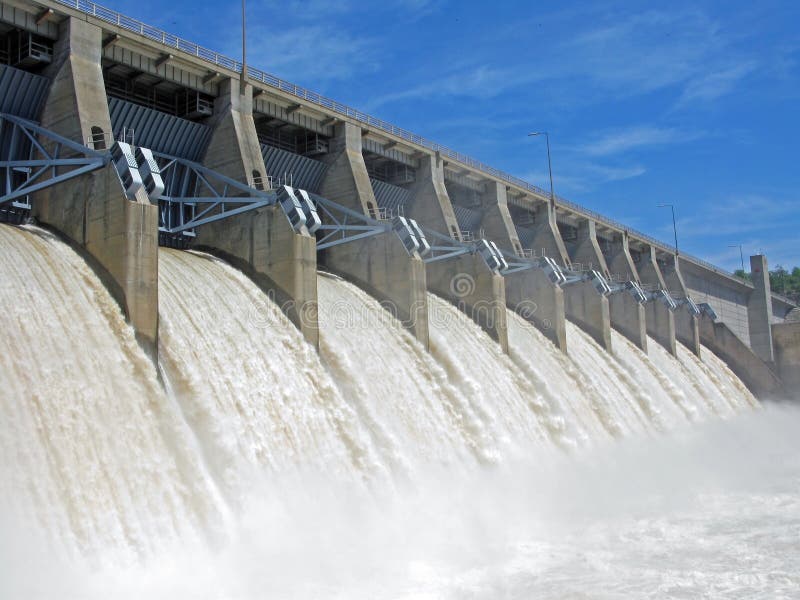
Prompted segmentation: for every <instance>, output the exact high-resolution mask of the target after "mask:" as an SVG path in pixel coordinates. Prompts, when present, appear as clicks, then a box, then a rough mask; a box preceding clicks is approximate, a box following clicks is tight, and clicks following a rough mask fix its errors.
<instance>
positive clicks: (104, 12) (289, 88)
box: [54, 0, 752, 287]
mask: <svg viewBox="0 0 800 600" xmlns="http://www.w3.org/2000/svg"><path fill="white" fill-rule="evenodd" d="M54 1H55V2H56V3H57V4H61V5H64V6H68V7H70V8H74V9H76V10H78V11H80V12H82V13H85V14H87V15H91V16H93V17H95V18H97V19H100V20H101V21H105V22H106V23H110V24H112V25H116V26H117V27H121V28H123V29H126V30H128V31H132V32H133V33H137V34H139V35H141V36H144V37H146V38H148V39H150V40H153V41H156V42H159V43H161V44H163V45H165V46H168V47H170V48H175V49H176V50H180V51H181V52H185V53H187V54H190V55H192V56H195V57H197V58H200V59H202V60H205V61H207V62H209V63H212V64H214V65H217V66H219V67H222V68H225V69H229V70H231V71H235V72H239V73H240V72H241V71H242V63H241V62H239V61H237V60H234V59H232V58H229V57H227V56H224V55H222V54H220V53H218V52H214V51H213V50H209V49H208V48H204V47H202V46H199V45H198V44H195V43H193V42H189V41H187V40H184V39H182V38H179V37H178V36H176V35H173V34H171V33H167V32H166V31H164V30H162V29H158V28H157V27H152V26H151V25H147V24H145V23H143V22H141V21H138V20H137V19H133V18H131V17H127V16H125V15H122V14H120V13H118V12H116V11H114V10H111V9H109V8H105V7H103V6H100V5H98V4H95V3H94V2H86V1H84V0H54ZM247 76H248V77H250V78H251V79H253V80H254V81H258V82H259V83H263V84H265V85H268V86H270V87H272V88H275V89H277V90H280V91H283V92H287V93H289V94H291V95H293V96H295V97H297V98H300V99H302V100H305V101H307V102H311V103H312V104H316V105H318V106H321V107H323V108H327V109H329V110H332V111H334V112H336V113H338V114H340V115H343V116H345V117H348V118H350V119H354V120H356V121H359V122H360V123H363V124H366V125H369V126H371V127H375V128H377V129H380V130H381V131H383V132H385V133H389V134H391V135H393V136H395V137H398V138H401V139H403V140H406V141H408V142H411V143H412V144H416V145H418V146H423V147H424V148H427V149H428V150H432V151H433V152H438V153H439V154H440V155H442V156H444V157H447V158H449V159H450V160H454V161H457V162H459V163H461V164H463V165H465V166H468V167H471V168H473V169H476V170H478V171H481V172H482V173H484V174H486V175H489V176H491V177H495V178H497V179H500V180H501V181H504V182H506V183H509V184H511V185H513V186H516V187H518V188H521V189H523V190H526V191H528V192H531V193H533V194H535V195H537V196H539V197H540V198H543V199H548V198H549V197H550V193H549V192H547V191H545V190H544V189H542V188H540V187H538V186H536V185H533V184H532V183H528V182H527V181H524V180H523V179H520V178H519V177H515V176H514V175H510V174H508V173H505V172H504V171H501V170H499V169H497V168H495V167H492V166H490V165H487V164H485V163H482V162H480V161H478V160H476V159H474V158H472V157H470V156H467V155H466V154H462V153H460V152H456V151H455V150H452V149H450V148H448V147H447V146H443V145H442V144H439V143H437V142H434V141H431V140H429V139H427V138H424V137H422V136H420V135H417V134H415V133H413V132H411V131H408V130H406V129H403V128H401V127H397V126H395V125H393V124H392V123H389V122H388V121H384V120H382V119H378V118H376V117H373V116H371V115H368V114H367V113H364V112H362V111H360V110H358V109H355V108H353V107H351V106H347V105H346V104H342V103H340V102H337V101H336V100H333V99H331V98H327V97H325V96H323V95H321V94H318V93H316V92H312V91H311V90H308V89H306V88H304V87H301V86H299V85H296V84H294V83H291V82H289V81H286V80H284V79H281V78H280V77H276V76H275V75H271V74H269V73H267V72H265V71H261V70H259V69H254V68H252V67H249V66H248V67H247ZM555 200H556V204H557V206H561V207H564V208H568V209H570V210H572V211H574V212H576V213H578V214H580V215H582V216H585V217H589V218H591V219H594V220H595V221H597V222H599V223H602V224H604V225H606V226H609V227H612V228H614V229H619V230H621V231H627V232H628V234H629V235H633V236H635V237H637V238H639V239H641V240H642V241H644V242H647V243H648V244H652V245H653V246H654V247H656V248H658V249H660V250H662V251H664V252H673V249H672V248H671V247H670V246H668V245H667V244H664V243H663V242H661V241H659V240H657V239H655V238H654V237H652V236H649V235H647V234H645V233H642V232H641V231H637V230H635V229H632V228H630V227H628V226H626V225H624V224H622V223H619V222H617V221H614V220H613V219H609V218H608V217H606V216H604V215H601V214H599V213H597V212H594V211H592V210H589V209H587V208H584V207H583V206H581V205H579V204H575V203H574V202H570V201H569V200H565V199H564V198H562V197H560V196H555ZM681 256H682V257H683V258H685V259H688V260H691V261H692V262H695V263H697V264H698V265H700V266H702V267H705V268H707V269H709V270H711V271H713V272H715V273H717V274H720V275H724V276H726V277H730V278H734V279H736V280H737V281H741V280H740V279H739V278H737V277H736V276H735V275H734V274H733V273H731V272H729V271H726V270H724V269H720V268H719V267H717V266H714V265H712V264H711V263H709V262H707V261H705V260H703V259H701V258H698V257H696V256H692V255H690V254H685V253H681ZM742 283H743V284H744V285H748V284H747V283H746V282H742ZM748 287H752V285H749V286H748Z"/></svg>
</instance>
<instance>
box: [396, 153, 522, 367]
mask: <svg viewBox="0 0 800 600" xmlns="http://www.w3.org/2000/svg"><path fill="white" fill-rule="evenodd" d="M410 191H411V194H412V196H411V203H410V204H411V206H410V209H409V210H408V211H407V213H408V215H409V216H410V217H411V218H412V219H415V220H416V221H417V222H418V223H419V224H420V225H421V226H423V227H427V228H430V229H433V230H434V231H437V232H439V233H442V234H444V235H449V236H450V237H452V238H454V239H460V238H461V235H460V230H459V227H458V222H457V221H456V216H455V212H454V211H453V205H452V203H451V202H450V196H449V195H448V193H447V188H446V187H445V183H444V166H443V163H442V160H441V158H440V157H439V155H438V153H437V154H436V155H435V156H430V155H426V156H425V157H424V158H423V159H422V160H421V161H420V166H419V168H418V169H417V172H416V180H415V181H414V184H413V185H412V186H411V188H410ZM427 282H428V289H429V290H430V291H431V292H433V293H434V294H436V295H438V296H441V297H442V298H444V299H446V300H448V301H450V302H452V303H453V304H455V305H456V306H457V307H458V308H459V310H461V311H462V312H464V313H465V314H466V315H468V316H469V317H470V318H471V319H472V320H473V321H475V323H477V324H478V325H480V326H481V328H482V329H483V330H484V331H486V332H487V333H488V334H489V336H490V337H491V338H492V339H494V340H495V341H497V342H498V343H499V344H500V347H501V348H502V349H503V351H504V352H508V323H507V318H506V295H505V286H504V282H503V277H502V276H501V275H498V274H497V273H495V272H493V271H492V270H490V269H489V267H488V265H487V264H486V263H485V262H484V260H483V258H481V257H480V256H479V255H477V254H472V255H463V256H459V257H458V258H454V259H449V260H441V261H437V262H433V263H429V264H428V265H427Z"/></svg>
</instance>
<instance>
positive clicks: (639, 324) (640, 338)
mask: <svg viewBox="0 0 800 600" xmlns="http://www.w3.org/2000/svg"><path fill="white" fill-rule="evenodd" d="M606 265H607V268H608V269H609V271H610V273H612V274H614V275H617V276H619V277H621V278H623V279H624V280H625V281H635V282H636V283H640V282H641V280H640V279H639V273H638V271H637V269H636V265H635V264H634V262H633V258H632V257H631V252H630V247H629V244H628V233H627V232H623V233H622V234H619V235H617V236H616V238H615V239H614V240H613V241H612V243H611V248H610V252H609V258H608V259H607V260H606ZM608 304H609V309H610V312H611V326H612V327H613V328H614V329H616V330H617V331H619V332H620V333H621V334H622V335H624V336H625V337H626V338H627V339H628V340H630V341H631V342H632V343H633V344H634V345H635V346H636V347H638V348H639V349H641V350H642V351H643V352H647V322H646V319H645V307H644V306H643V305H641V304H639V303H638V302H636V300H634V299H633V297H631V295H630V294H628V293H624V292H623V293H619V294H614V295H612V296H611V297H610V298H609V299H608Z"/></svg>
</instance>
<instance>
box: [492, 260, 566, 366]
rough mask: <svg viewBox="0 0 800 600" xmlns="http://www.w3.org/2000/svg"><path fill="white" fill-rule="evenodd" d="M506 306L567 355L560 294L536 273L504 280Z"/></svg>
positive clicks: (529, 271) (519, 274)
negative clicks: (531, 324)
mask: <svg viewBox="0 0 800 600" xmlns="http://www.w3.org/2000/svg"><path fill="white" fill-rule="evenodd" d="M505 279H506V305H507V306H508V308H510V309H511V310H513V311H514V312H516V313H517V314H518V315H520V316H521V317H523V318H524V319H525V320H526V321H529V322H531V323H533V324H534V325H535V326H536V328H537V329H539V330H540V331H541V332H542V333H543V334H544V335H545V336H546V337H547V338H548V339H549V340H550V341H551V342H553V343H554V344H555V345H556V347H558V348H559V349H560V350H562V351H564V352H566V351H567V326H566V320H565V314H566V312H565V309H564V290H562V289H561V288H560V287H558V286H556V285H553V284H552V283H551V282H550V280H549V279H548V278H547V275H545V273H544V271H542V270H540V269H529V270H527V271H520V272H519V273H513V274H511V275H507V276H506V278H505Z"/></svg>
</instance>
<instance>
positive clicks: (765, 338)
mask: <svg viewBox="0 0 800 600" xmlns="http://www.w3.org/2000/svg"><path fill="white" fill-rule="evenodd" d="M750 274H751V276H752V280H753V291H752V292H751V293H750V298H749V299H748V300H747V322H748V326H749V329H750V347H751V348H752V349H753V352H755V353H756V356H758V357H759V358H761V360H763V361H764V362H766V363H767V364H770V365H771V364H774V363H775V349H774V346H773V343H772V300H771V298H772V290H771V288H770V282H769V266H768V265H767V257H766V256H763V255H760V254H758V255H755V256H751V257H750Z"/></svg>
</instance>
